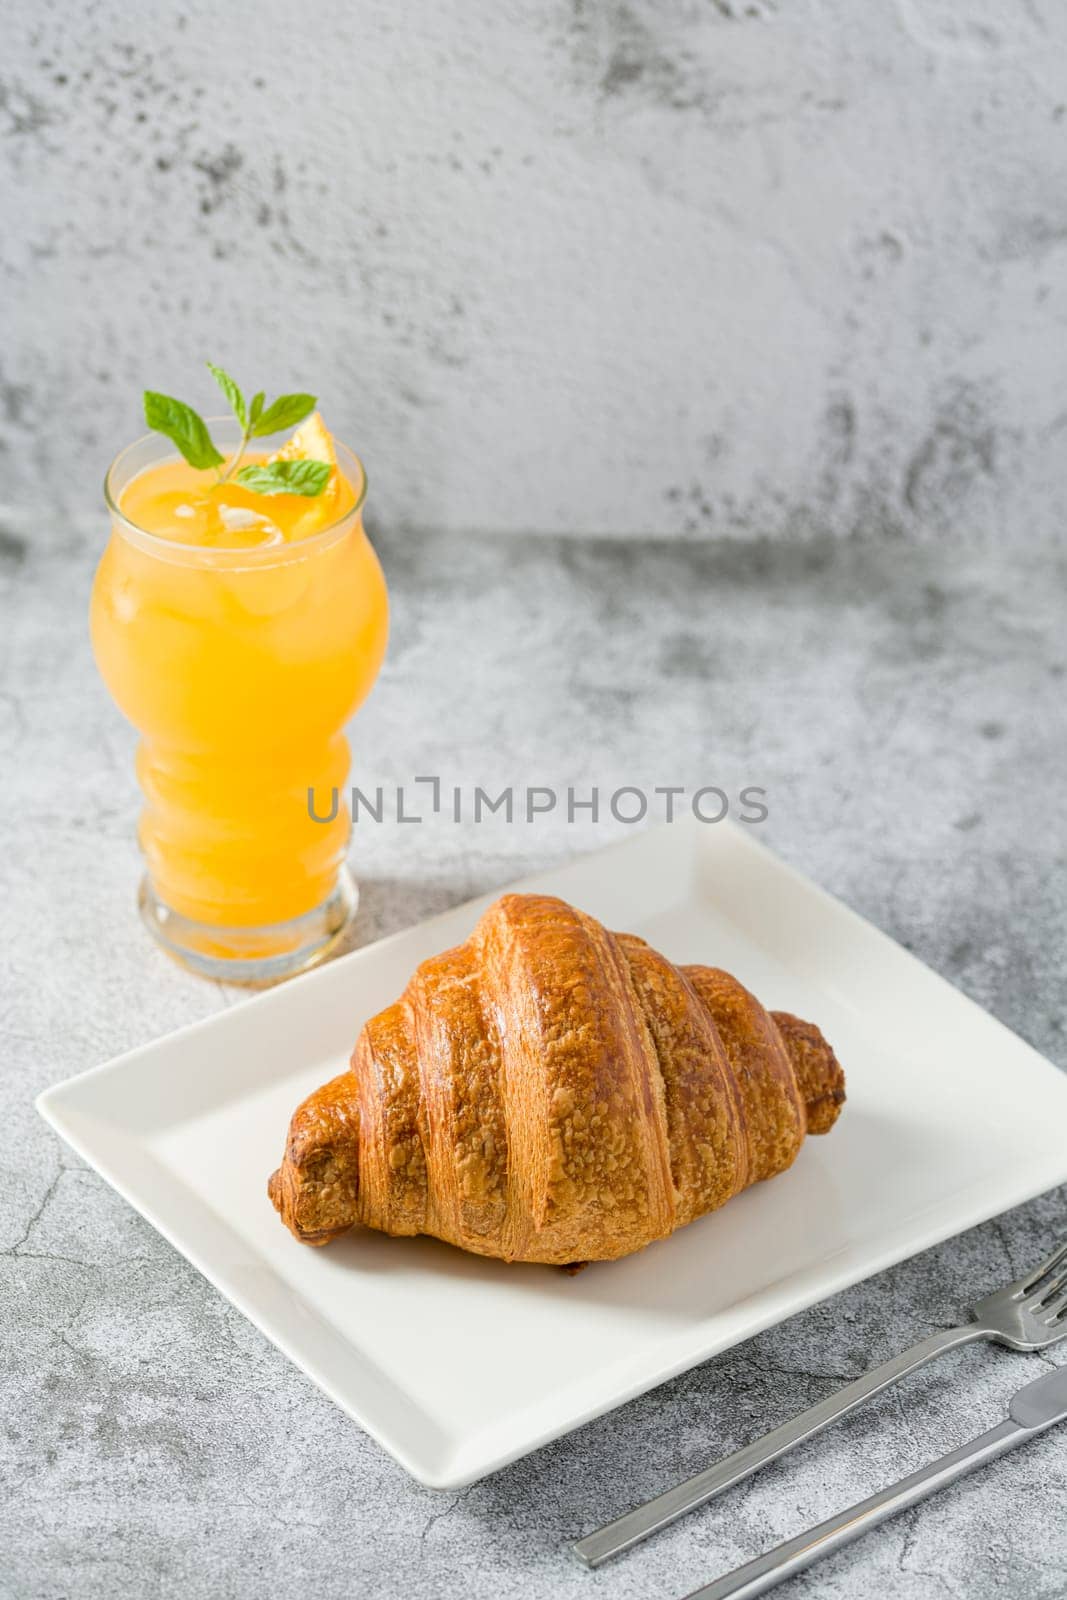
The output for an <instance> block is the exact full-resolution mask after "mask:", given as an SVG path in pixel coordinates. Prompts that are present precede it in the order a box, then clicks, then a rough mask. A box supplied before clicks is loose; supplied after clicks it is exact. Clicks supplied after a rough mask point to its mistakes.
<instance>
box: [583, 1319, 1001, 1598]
mask: <svg viewBox="0 0 1067 1600" xmlns="http://www.w3.org/2000/svg"><path fill="white" fill-rule="evenodd" d="M988 1337H989V1330H988V1329H986V1328H983V1326H982V1325H981V1323H979V1322H970V1323H968V1324H967V1325H966V1326H965V1327H962V1328H947V1329H942V1330H941V1331H940V1332H938V1333H932V1334H930V1336H929V1337H928V1338H926V1339H920V1340H919V1342H918V1344H913V1345H912V1347H911V1349H910V1350H904V1351H902V1352H901V1354H900V1355H898V1356H893V1357H892V1358H891V1360H889V1361H884V1362H883V1363H882V1365H881V1366H880V1367H875V1368H873V1370H872V1371H870V1372H866V1373H864V1375H863V1377H862V1378H857V1379H856V1380H855V1382H854V1383H850V1384H848V1385H846V1387H845V1388H844V1389H839V1390H838V1391H837V1393H836V1394H832V1395H829V1396H828V1397H827V1398H826V1399H825V1400H820V1401H819V1402H818V1404H817V1405H813V1406H811V1407H809V1409H808V1410H807V1411H802V1412H801V1413H800V1415H799V1416H797V1417H791V1418H790V1420H789V1421H788V1422H783V1423H782V1424H781V1426H780V1427H778V1428H772V1429H771V1431H770V1433H765V1434H764V1435H763V1438H762V1439H757V1440H756V1441H755V1442H754V1443H753V1444H749V1445H746V1446H745V1447H744V1449H742V1450H737V1451H735V1452H734V1454H733V1455H732V1456H726V1457H725V1458H724V1460H722V1461H719V1462H716V1464H715V1466H713V1467H706V1468H705V1469H704V1471H703V1472H698V1473H697V1474H696V1476H695V1477H693V1478H687V1479H686V1481H685V1482H684V1483H679V1484H675V1486H674V1488H673V1489H668V1490H666V1491H665V1493H663V1494H661V1495H657V1497H656V1499H655V1500H649V1501H647V1502H646V1504H645V1505H643V1506H637V1507H635V1509H634V1510H633V1511H628V1512H627V1513H626V1515H625V1516H622V1517H616V1519H615V1521H614V1522H609V1523H606V1524H605V1526H604V1527H602V1528H598V1529H597V1530H596V1532H595V1533H590V1534H587V1535H586V1537H585V1538H584V1539H579V1540H578V1541H577V1543H576V1544H572V1545H571V1553H572V1555H575V1556H577V1558H578V1560H579V1561H580V1562H581V1563H582V1565H583V1566H586V1567H599V1566H600V1565H601V1564H602V1563H603V1562H605V1561H609V1560H610V1559H611V1557H612V1556H617V1555H621V1554H622V1552H623V1551H624V1550H629V1549H631V1548H632V1547H633V1546H634V1545H635V1544H640V1542H641V1540H642V1539H647V1538H648V1536H649V1535H650V1534H652V1533H658V1532H659V1531H660V1529H661V1528H666V1527H667V1526H668V1525H669V1524H670V1523H672V1522H674V1521H676V1519H677V1518H678V1517H681V1516H684V1515H685V1513H686V1512H687V1511H694V1510H695V1509H696V1507H697V1506H702V1505H706V1504H707V1502H708V1501H709V1500H712V1499H714V1497H715V1496H716V1495H717V1494H722V1493H724V1491H725V1490H727V1489H731V1488H732V1487H733V1486H734V1484H735V1483H740V1482H741V1481H742V1479H743V1478H747V1477H749V1476H750V1475H751V1474H752V1473H753V1472H757V1471H758V1470H759V1468H760V1467H765V1466H766V1465H767V1463H768V1462H769V1461H774V1460H776V1459H777V1457H778V1456H780V1455H784V1454H785V1452H786V1451H787V1450H791V1449H792V1448H793V1446H794V1445H797V1444H802V1443H803V1441H804V1440H805V1439H810V1438H811V1436H812V1434H813V1433H818V1432H819V1430H820V1428H825V1427H827V1426H828V1424H829V1423H831V1422H836V1421H837V1419H838V1418H839V1417H843V1416H845V1415H847V1413H848V1412H849V1411H852V1410H854V1408H855V1407H856V1406H858V1405H860V1404H861V1403H862V1402H863V1401H864V1400H867V1399H869V1398H870V1396H871V1395H873V1394H878V1393H879V1392H880V1391H881V1390H882V1389H887V1388H888V1387H889V1385H890V1384H891V1383H895V1382H896V1381H897V1379H898V1378H903V1377H906V1376H907V1374H908V1373H909V1372H914V1371H915V1369H916V1367H921V1366H924V1365H925V1364H926V1362H927V1361H932V1360H933V1359H934V1357H935V1356H939V1355H941V1354H943V1352H944V1351H946V1350H954V1349H955V1348H956V1347H957V1346H958V1345H962V1344H970V1343H971V1342H972V1341H973V1340H975V1339H986V1338H988Z"/></svg>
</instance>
